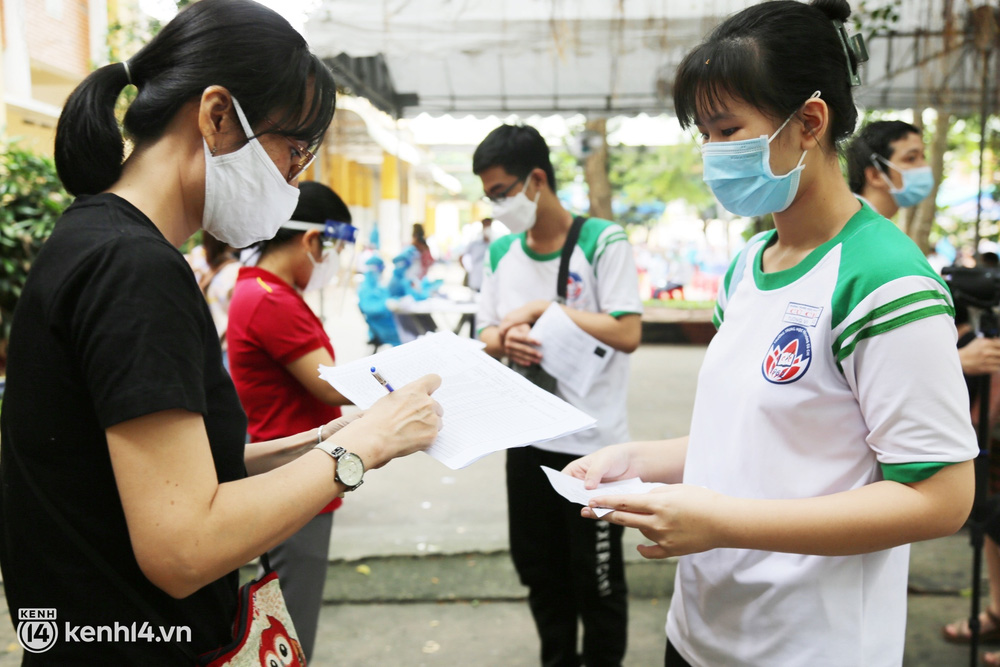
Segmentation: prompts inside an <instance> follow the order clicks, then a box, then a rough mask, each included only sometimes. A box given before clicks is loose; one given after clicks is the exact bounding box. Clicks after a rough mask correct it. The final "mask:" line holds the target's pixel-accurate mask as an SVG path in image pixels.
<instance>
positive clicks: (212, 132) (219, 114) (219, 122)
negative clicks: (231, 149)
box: [198, 86, 234, 155]
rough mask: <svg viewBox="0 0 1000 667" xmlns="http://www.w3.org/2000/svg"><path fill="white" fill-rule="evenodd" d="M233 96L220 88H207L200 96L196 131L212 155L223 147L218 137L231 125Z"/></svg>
mask: <svg viewBox="0 0 1000 667" xmlns="http://www.w3.org/2000/svg"><path fill="white" fill-rule="evenodd" d="M233 114H234V112H233V96H232V95H231V94H230V93H229V91H228V90H226V89H225V88H223V87H222V86H209V87H208V88H206V89H205V90H204V91H203V92H202V94H201V101H200V103H199V105H198V129H199V130H200V131H201V136H203V137H204V138H205V141H206V142H207V143H208V148H209V150H211V151H212V154H213V155H214V154H215V152H216V151H217V150H219V149H221V148H223V146H222V145H221V144H222V142H220V141H219V137H218V135H220V134H224V133H226V132H228V131H229V130H230V129H231V125H232V124H233Z"/></svg>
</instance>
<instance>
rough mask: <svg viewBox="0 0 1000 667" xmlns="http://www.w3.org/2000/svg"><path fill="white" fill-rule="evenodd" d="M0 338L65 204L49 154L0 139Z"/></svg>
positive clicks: (3, 336)
mask: <svg viewBox="0 0 1000 667" xmlns="http://www.w3.org/2000/svg"><path fill="white" fill-rule="evenodd" d="M0 151H2V152H0V340H6V338H7V334H8V333H9V331H10V323H11V318H12V316H13V313H14V306H16V305H17V300H18V299H19V298H20V296H21V290H22V289H24V282H25V280H26V279H27V277H28V270H29V269H30V268H31V263H32V262H33V261H34V259H35V256H36V255H37V254H38V251H39V250H40V249H41V247H42V243H44V241H45V239H47V238H48V237H49V235H50V234H51V233H52V228H53V227H54V226H55V223H56V220H57V219H58V218H59V216H60V215H61V214H62V212H63V209H64V208H66V206H67V205H68V204H69V196H68V195H67V194H66V191H65V190H63V187H62V183H60V182H59V177H58V176H57V175H56V167H55V163H54V162H53V161H52V159H51V158H48V157H44V156H41V155H36V154H35V153H33V152H31V151H30V150H27V149H24V148H20V147H18V146H16V145H13V144H8V143H0Z"/></svg>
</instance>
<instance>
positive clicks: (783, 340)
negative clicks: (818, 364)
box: [760, 325, 812, 384]
mask: <svg viewBox="0 0 1000 667" xmlns="http://www.w3.org/2000/svg"><path fill="white" fill-rule="evenodd" d="M811 361H812V341H811V340H810V339H809V331H807V330H806V328H805V327H801V326H798V325H792V326H790V327H785V328H784V329H782V331H781V333H779V334H778V335H777V337H776V338H775V339H774V342H772V343H771V347H770V348H768V350H767V355H765V357H764V363H763V364H761V367H760V370H761V373H763V374H764V379H765V380H767V381H768V382H771V383H774V384H790V383H792V382H795V381H796V380H798V379H799V378H801V377H802V376H803V375H805V374H806V371H807V370H809V364H810V362H811Z"/></svg>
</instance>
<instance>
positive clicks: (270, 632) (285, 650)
mask: <svg viewBox="0 0 1000 667" xmlns="http://www.w3.org/2000/svg"><path fill="white" fill-rule="evenodd" d="M261 564H262V565H263V566H264V576H262V577H261V578H260V579H255V580H254V581H251V582H250V583H248V584H246V585H245V586H243V588H241V589H240V599H239V602H238V603H237V607H236V620H235V621H234V622H233V641H232V643H230V644H228V645H227V646H223V647H221V648H218V649H216V650H214V651H210V652H209V653H204V654H202V655H201V656H200V657H199V658H198V664H199V665H201V666H202V667H258V665H259V666H260V667H299V666H303V667H304V665H305V664H306V656H305V653H304V652H303V651H302V645H301V644H299V640H298V638H297V637H296V636H295V626H294V625H292V617H291V616H289V614H288V608H287V607H286V606H285V598H284V596H282V594H281V587H280V586H279V585H278V573H277V572H275V571H273V570H272V569H271V564H270V563H269V562H268V560H267V554H264V555H263V556H261Z"/></svg>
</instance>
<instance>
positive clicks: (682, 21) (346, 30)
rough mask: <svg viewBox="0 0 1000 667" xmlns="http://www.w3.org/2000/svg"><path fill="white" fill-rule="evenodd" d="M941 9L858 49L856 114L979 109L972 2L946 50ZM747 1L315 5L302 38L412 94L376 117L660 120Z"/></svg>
mask: <svg viewBox="0 0 1000 667" xmlns="http://www.w3.org/2000/svg"><path fill="white" fill-rule="evenodd" d="M945 1H946V0H901V5H900V11H899V14H900V17H899V20H898V21H896V22H895V23H894V24H892V26H891V30H892V32H893V33H894V36H892V37H886V36H877V37H875V38H873V39H870V40H869V49H870V51H871V55H872V58H871V61H870V62H869V63H868V65H867V66H866V67H865V69H864V71H863V75H862V79H863V81H864V82H865V85H864V86H862V88H861V89H859V91H858V99H859V101H860V102H861V103H862V104H863V105H866V106H872V107H894V108H907V107H919V106H939V105H944V106H950V107H952V109H953V110H955V111H960V112H962V111H973V110H977V109H978V108H979V106H980V100H981V74H980V72H981V69H980V68H981V67H982V57H981V55H977V54H978V52H976V51H975V49H974V48H973V46H972V41H973V38H972V29H971V23H970V22H969V21H968V20H967V18H966V16H967V14H968V12H969V11H970V10H969V9H968V7H969V5H968V4H966V3H955V5H956V7H957V8H956V10H955V11H956V14H957V21H956V24H955V28H956V32H955V34H954V38H953V40H952V45H953V47H954V48H953V49H952V50H951V51H950V52H948V49H947V48H946V44H945V41H944V38H943V37H942V34H941V33H942V32H943V29H944V26H943V20H942V16H943V7H944V3H945ZM985 1H986V0H982V2H985ZM990 1H991V2H994V3H995V0H990ZM750 4H753V3H752V2H750V1H749V0H702V1H700V2H698V1H694V0H322V2H321V3H320V5H319V7H318V9H317V10H316V11H314V12H313V13H312V14H311V15H310V18H309V21H308V22H307V24H306V32H307V35H308V38H309V41H310V43H311V45H312V48H313V49H314V50H315V51H316V52H317V53H318V54H320V55H321V56H323V57H324V58H331V59H332V58H335V57H337V56H341V58H344V57H345V56H349V57H350V58H351V59H359V58H373V57H375V58H378V59H379V63H378V65H379V67H381V68H382V69H381V76H378V77H373V78H376V79H378V80H379V81H378V84H379V87H381V88H382V90H383V92H384V91H385V90H386V89H388V90H391V91H393V92H394V93H395V94H407V93H413V94H415V96H416V97H415V99H414V98H413V97H412V96H411V97H410V98H409V99H402V98H397V104H396V108H395V109H391V108H390V109H387V110H390V111H392V112H394V113H400V112H402V114H405V115H406V116H415V115H417V114H419V113H422V112H427V113H432V114H444V113H452V114H474V115H477V116H484V115H489V114H505V113H517V114H521V115H528V114H554V113H559V114H569V113H584V114H588V115H604V116H613V115H634V114H638V113H641V112H647V113H659V112H663V111H665V110H668V109H669V108H670V106H671V99H670V95H671V82H672V78H673V73H674V71H675V70H676V67H677V64H678V63H679V62H680V60H681V58H682V57H683V56H684V54H685V53H686V52H687V51H688V50H689V49H690V48H691V47H693V46H694V45H696V44H697V43H699V42H700V41H701V40H702V39H703V38H704V37H705V35H706V34H707V33H708V32H709V31H710V30H711V29H712V27H713V26H715V25H716V24H717V23H719V22H720V21H721V20H722V19H723V18H724V17H725V16H727V15H729V14H731V13H733V12H735V11H738V10H740V9H742V8H743V7H745V6H748V5H750ZM869 4H871V3H869ZM852 6H854V7H855V9H856V10H857V7H858V3H857V2H853V3H852ZM865 28H866V29H867V26H865ZM994 50H996V49H994ZM342 54H343V55H342ZM993 78H994V79H995V78H996V77H995V76H994V77H993ZM945 82H948V86H947V88H948V92H947V94H946V95H945V96H944V97H942V95H941V92H940V91H941V90H942V89H944V88H945V87H946V86H945V85H944V84H945ZM368 83H371V81H368ZM993 87H994V88H996V85H995V84H994V86H993ZM355 92H357V93H359V94H362V95H366V92H364V91H360V90H356V91H355ZM366 96H367V95H366ZM373 97H374V96H373ZM389 106H390V107H392V106H393V105H392V104H391V103H390V104H389Z"/></svg>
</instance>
